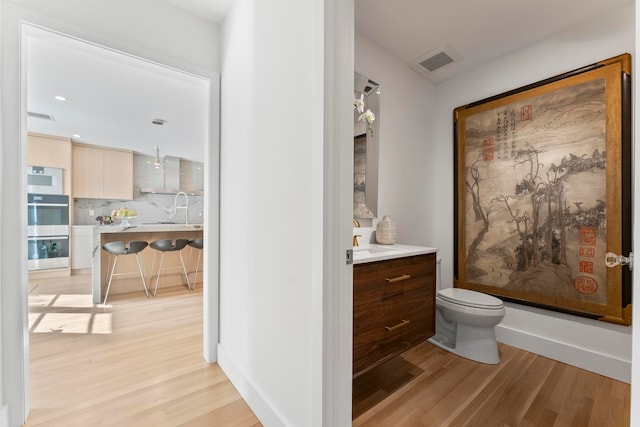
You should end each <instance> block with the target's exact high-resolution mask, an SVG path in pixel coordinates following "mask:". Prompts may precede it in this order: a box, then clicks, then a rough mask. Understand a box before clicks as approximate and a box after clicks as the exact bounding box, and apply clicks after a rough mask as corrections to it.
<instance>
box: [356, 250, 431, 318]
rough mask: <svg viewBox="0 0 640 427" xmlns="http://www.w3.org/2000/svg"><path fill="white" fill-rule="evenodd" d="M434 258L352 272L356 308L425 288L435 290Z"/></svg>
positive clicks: (366, 266)
mask: <svg viewBox="0 0 640 427" xmlns="http://www.w3.org/2000/svg"><path fill="white" fill-rule="evenodd" d="M434 278H435V255H433V254H427V255H418V256H413V257H407V258H400V259H393V260H388V261H379V262H372V263H368V264H358V265H355V266H354V268H353V295H354V299H353V306H354V310H355V307H358V306H361V305H369V304H371V303H373V302H375V301H380V300H383V299H387V298H393V297H395V296H397V295H401V294H403V293H404V292H408V291H411V290H413V289H417V288H421V287H424V286H429V285H431V286H433V285H434V284H435V283H434Z"/></svg>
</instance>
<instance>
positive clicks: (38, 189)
mask: <svg viewBox="0 0 640 427" xmlns="http://www.w3.org/2000/svg"><path fill="white" fill-rule="evenodd" d="M62 192H63V188H62V169H59V168H49V167H44V166H27V193H34V194H62Z"/></svg>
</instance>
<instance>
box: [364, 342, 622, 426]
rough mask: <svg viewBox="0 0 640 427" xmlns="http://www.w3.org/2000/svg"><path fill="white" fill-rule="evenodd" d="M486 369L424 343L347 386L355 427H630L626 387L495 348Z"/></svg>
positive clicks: (509, 349) (517, 351) (507, 348)
mask: <svg viewBox="0 0 640 427" xmlns="http://www.w3.org/2000/svg"><path fill="white" fill-rule="evenodd" d="M499 348H500V357H501V361H500V364H498V365H485V364H481V363H477V362H472V361H470V360H467V359H464V358H461V357H458V356H455V355H453V354H451V353H448V352H446V351H444V350H442V349H440V348H438V347H436V346H434V345H432V344H430V343H428V342H425V343H423V344H420V345H418V346H416V347H414V348H413V349H411V350H409V351H408V352H405V353H404V355H403V357H402V358H398V359H395V360H392V361H389V363H387V364H385V365H382V366H380V367H379V368H377V369H375V370H373V371H370V372H369V373H367V374H366V375H363V376H362V377H359V378H358V379H356V381H355V382H354V400H353V408H354V416H356V417H357V418H355V420H354V422H353V425H354V426H429V427H433V426H482V427H493V426H496V427H497V426H531V427H542V426H576V427H577V426H593V427H603V426H611V427H622V426H628V425H629V414H630V406H629V405H630V386H629V384H625V383H622V382H619V381H615V380H612V379H610V378H607V377H604V376H602V375H598V374H594V373H592V372H589V371H585V370H582V369H579V368H576V367H573V366H569V365H566V364H564V363H560V362H556V361H554V360H551V359H547V358H545V357H542V356H538V355H535V354H533V353H529V352H526V351H523V350H520V349H517V348H514V347H510V346H507V345H503V344H500V346H499Z"/></svg>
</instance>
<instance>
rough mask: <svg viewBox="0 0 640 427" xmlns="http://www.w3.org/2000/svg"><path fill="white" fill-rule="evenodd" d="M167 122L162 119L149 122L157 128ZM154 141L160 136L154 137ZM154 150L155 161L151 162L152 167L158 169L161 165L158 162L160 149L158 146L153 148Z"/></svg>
mask: <svg viewBox="0 0 640 427" xmlns="http://www.w3.org/2000/svg"><path fill="white" fill-rule="evenodd" d="M166 122H167V121H166V120H164V119H153V120H151V123H153V124H154V125H157V126H162V125H164V124H165V123H166ZM158 133H159V131H158ZM156 140H160V136H159V135H156ZM154 148H155V149H156V159H155V160H154V162H153V165H154V166H155V167H156V169H160V166H162V163H161V162H160V147H159V146H157V145H156V146H155V147H154Z"/></svg>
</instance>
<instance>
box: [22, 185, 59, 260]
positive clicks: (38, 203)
mask: <svg viewBox="0 0 640 427" xmlns="http://www.w3.org/2000/svg"><path fill="white" fill-rule="evenodd" d="M27 214H28V223H27V241H28V261H27V266H28V269H29V270H44V269H51V268H66V267H68V266H69V196H65V195H62V194H28V195H27Z"/></svg>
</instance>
